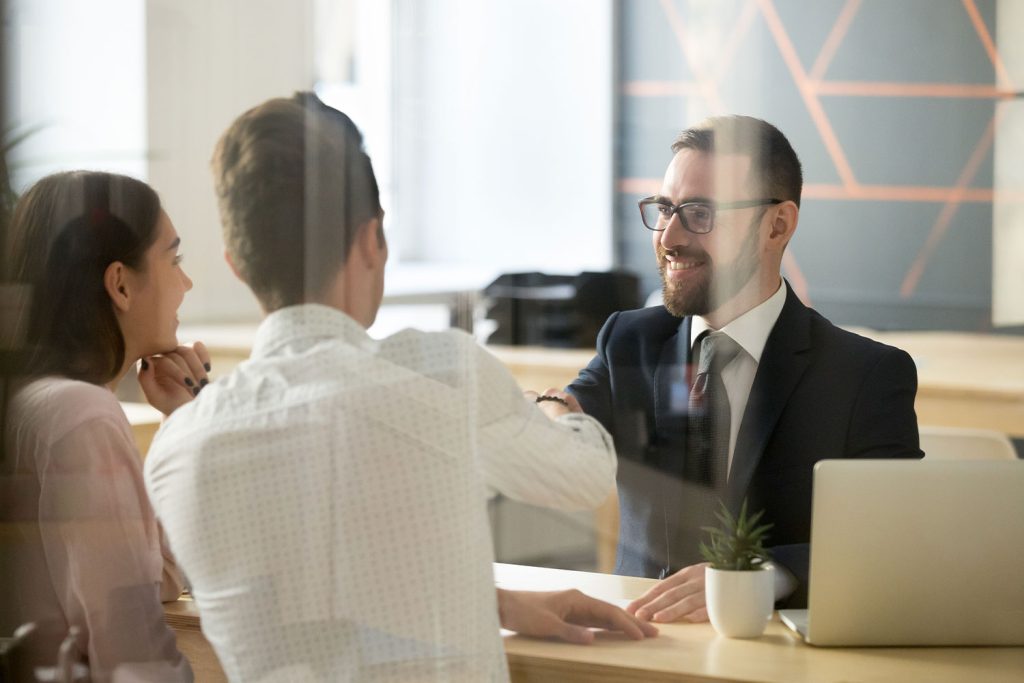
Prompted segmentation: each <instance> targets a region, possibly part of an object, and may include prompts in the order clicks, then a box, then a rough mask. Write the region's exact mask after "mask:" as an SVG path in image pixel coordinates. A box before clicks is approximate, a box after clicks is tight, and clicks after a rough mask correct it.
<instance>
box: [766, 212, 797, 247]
mask: <svg viewBox="0 0 1024 683" xmlns="http://www.w3.org/2000/svg"><path fill="white" fill-rule="evenodd" d="M774 209H775V212H774V213H775V217H774V218H773V219H772V224H771V227H770V229H769V231H768V240H769V241H770V242H772V243H774V244H778V245H781V246H782V247H785V246H786V245H787V244H789V240H790V239H791V238H792V237H793V233H794V232H796V224H797V222H798V221H799V220H800V208H799V207H798V206H797V205H796V202H793V201H785V202H782V203H781V204H779V205H778V206H776V207H774Z"/></svg>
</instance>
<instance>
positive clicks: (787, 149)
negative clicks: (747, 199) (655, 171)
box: [672, 115, 803, 206]
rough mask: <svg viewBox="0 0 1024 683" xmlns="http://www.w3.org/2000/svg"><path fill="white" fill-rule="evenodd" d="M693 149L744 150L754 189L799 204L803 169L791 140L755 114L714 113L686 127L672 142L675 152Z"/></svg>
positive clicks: (713, 151)
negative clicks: (718, 114)
mask: <svg viewBox="0 0 1024 683" xmlns="http://www.w3.org/2000/svg"><path fill="white" fill-rule="evenodd" d="M682 149H693V150H696V151H699V152H705V153H707V154H714V153H719V154H744V155H748V156H750V158H751V166H750V176H751V178H750V179H751V180H753V181H755V187H754V188H751V189H752V191H754V192H757V193H764V195H765V198H772V199H781V200H783V201H786V200H790V201H793V202H795V203H796V205H797V206H800V192H801V191H802V189H803V171H802V170H801V167H800V159H799V158H798V157H797V155H796V152H795V151H793V147H792V145H790V144H789V140H787V139H786V136H785V135H783V134H782V131H780V130H779V129H778V128H776V127H775V126H773V125H772V124H770V123H768V122H767V121H762V120H761V119H755V118H754V117H752V116H736V115H733V116H714V117H712V118H709V119H705V120H704V121H701V122H700V123H698V124H697V125H695V126H693V127H691V128H687V129H686V130H684V131H683V132H682V133H680V134H679V135H678V136H676V139H675V141H673V142H672V152H673V154H674V153H676V152H679V151H680V150H682Z"/></svg>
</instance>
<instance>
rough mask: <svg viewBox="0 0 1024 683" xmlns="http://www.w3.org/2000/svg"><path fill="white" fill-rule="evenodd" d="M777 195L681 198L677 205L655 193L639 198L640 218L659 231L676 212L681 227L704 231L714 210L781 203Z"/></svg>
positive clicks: (711, 224)
mask: <svg viewBox="0 0 1024 683" xmlns="http://www.w3.org/2000/svg"><path fill="white" fill-rule="evenodd" d="M782 201H783V200H781V199H743V200H740V201H736V202H723V203H721V204H716V203H714V202H684V203H682V204H679V205H677V206H673V205H672V204H670V203H668V202H666V201H665V200H664V199H658V198H657V197H648V198H647V199H641V200H640V202H639V205H640V219H641V220H643V222H644V227H645V228H647V229H648V230H654V231H656V232H661V231H662V230H664V229H665V228H667V227H668V224H669V223H671V222H672V216H674V215H676V214H678V215H679V222H680V223H682V224H683V227H684V228H685V229H687V230H689V231H690V232H692V233H695V234H697V235H706V234H707V233H709V232H711V231H712V230H714V228H715V212H717V211H728V210H729V209H748V208H750V207H752V206H764V205H765V204H781V203H782Z"/></svg>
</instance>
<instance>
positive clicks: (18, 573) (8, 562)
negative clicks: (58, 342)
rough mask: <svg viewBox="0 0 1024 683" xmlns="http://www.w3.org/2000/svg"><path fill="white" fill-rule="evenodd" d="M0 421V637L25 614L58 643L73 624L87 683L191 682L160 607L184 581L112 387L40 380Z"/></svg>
mask: <svg viewBox="0 0 1024 683" xmlns="http://www.w3.org/2000/svg"><path fill="white" fill-rule="evenodd" d="M4 429H5V443H6V446H7V447H6V449H5V450H6V453H5V454H4V460H3V462H2V465H0V468H2V472H3V476H2V477H0V492H2V495H0V520H2V522H3V524H2V526H3V527H6V529H5V530H4V532H3V534H2V535H0V539H2V540H0V544H2V548H3V552H2V553H0V577H5V579H6V580H4V584H5V585H4V586H3V589H2V590H0V634H3V635H10V634H11V633H12V632H13V630H14V629H15V628H16V627H17V626H18V625H19V624H22V623H25V622H29V621H31V622H35V623H36V624H37V627H39V628H40V630H41V631H43V632H45V633H52V634H54V635H55V637H57V639H58V640H57V642H59V640H60V639H61V638H63V636H64V635H65V634H66V633H67V632H68V628H69V627H70V626H73V625H74V626H78V627H79V629H80V632H81V640H80V642H79V649H80V650H81V652H83V653H85V654H86V655H87V657H88V663H89V667H90V670H91V674H92V678H93V680H95V681H107V680H111V679H113V678H115V676H116V678H118V679H120V678H121V674H124V675H126V677H130V678H131V677H137V676H142V677H144V678H146V679H147V680H175V681H177V680H191V679H192V672H191V669H190V668H189V665H188V662H187V661H186V660H185V659H184V657H183V656H182V655H181V653H180V652H179V651H178V649H177V646H176V643H175V638H174V634H173V632H172V631H171V630H170V629H169V628H168V627H167V625H166V624H165V623H164V615H163V609H162V607H161V605H160V602H161V601H170V600H174V599H176V598H177V597H178V596H179V595H180V594H181V589H182V586H183V581H182V577H181V574H180V572H179V571H178V568H177V566H176V565H175V563H174V559H173V557H172V555H171V553H170V550H169V548H168V546H167V544H166V541H165V540H164V537H163V533H162V531H161V529H160V527H159V525H158V524H157V521H156V517H155V515H154V513H153V508H152V507H151V506H150V504H149V499H148V498H147V496H146V490H145V486H144V485H143V481H142V460H141V458H140V457H139V452H138V450H136V448H135V442H134V440H133V438H132V432H131V427H130V425H129V424H128V420H127V418H126V417H125V415H124V411H123V410H122V409H121V406H120V404H119V403H118V401H117V399H116V398H115V397H114V395H113V393H112V392H110V391H109V390H107V389H105V388H103V387H99V386H96V385H93V384H88V383H86V382H79V381H76V380H70V379H66V378H60V377H46V378H42V379H38V380H36V381H33V382H31V383H30V384H28V385H26V386H24V387H22V388H21V389H20V390H18V392H17V393H16V394H15V397H14V400H13V401H12V404H11V406H10V407H9V412H8V414H7V416H6V419H5V423H4ZM53 661H54V663H55V662H56V650H54V657H53Z"/></svg>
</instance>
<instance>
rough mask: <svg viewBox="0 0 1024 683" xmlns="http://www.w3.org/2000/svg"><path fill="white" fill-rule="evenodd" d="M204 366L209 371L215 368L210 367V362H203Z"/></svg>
mask: <svg viewBox="0 0 1024 683" xmlns="http://www.w3.org/2000/svg"><path fill="white" fill-rule="evenodd" d="M203 367H204V368H206V371H207V372H209V371H210V370H212V369H213V368H211V367H210V364H209V363H203Z"/></svg>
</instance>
